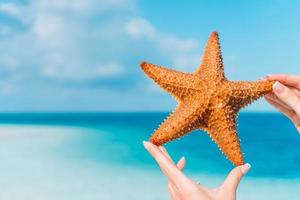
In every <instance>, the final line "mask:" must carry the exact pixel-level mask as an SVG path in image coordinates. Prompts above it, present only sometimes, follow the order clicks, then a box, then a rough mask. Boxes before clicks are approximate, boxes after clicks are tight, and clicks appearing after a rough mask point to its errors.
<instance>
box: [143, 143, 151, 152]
mask: <svg viewBox="0 0 300 200" xmlns="http://www.w3.org/2000/svg"><path fill="white" fill-rule="evenodd" d="M143 145H144V147H145V149H147V150H148V151H149V149H150V148H151V143H150V142H147V141H143Z"/></svg>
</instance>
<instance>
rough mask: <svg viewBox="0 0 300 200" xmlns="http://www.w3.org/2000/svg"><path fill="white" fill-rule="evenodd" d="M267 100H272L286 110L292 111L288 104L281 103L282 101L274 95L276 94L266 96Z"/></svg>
mask: <svg viewBox="0 0 300 200" xmlns="http://www.w3.org/2000/svg"><path fill="white" fill-rule="evenodd" d="M265 98H266V99H270V100H272V101H273V102H274V103H276V104H278V105H280V106H282V107H284V108H286V109H289V110H290V109H291V107H290V106H288V105H287V104H286V103H284V102H283V101H281V100H280V99H278V97H277V96H276V95H275V94H274V93H269V94H266V95H265Z"/></svg>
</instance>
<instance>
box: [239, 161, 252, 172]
mask: <svg viewBox="0 0 300 200" xmlns="http://www.w3.org/2000/svg"><path fill="white" fill-rule="evenodd" d="M250 168H251V165H250V164H249V163H246V164H244V165H242V167H241V171H242V173H243V174H247V173H248V171H249V170H250Z"/></svg>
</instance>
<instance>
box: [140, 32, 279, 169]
mask: <svg viewBox="0 0 300 200" xmlns="http://www.w3.org/2000/svg"><path fill="white" fill-rule="evenodd" d="M141 67H142V69H143V70H144V72H145V73H146V74H147V75H148V76H149V77H150V78H152V79H153V80H154V81H155V82H156V83H157V84H158V85H160V86H161V87H162V88H163V89H164V90H166V91H167V92H169V93H171V94H172V95H173V96H174V97H175V98H176V100H177V101H178V106H177V108H176V109H175V111H174V112H173V113H171V115H170V116H169V117H168V118H167V119H166V120H165V121H164V122H163V123H162V124H161V125H160V127H159V128H158V129H157V130H156V131H155V133H154V134H153V136H152V137H151V139H150V141H151V142H152V143H154V144H156V145H162V144H165V143H167V142H169V141H171V140H174V139H177V138H180V137H182V136H183V135H186V134H188V133H189V132H191V131H193V130H196V129H202V130H205V131H207V132H208V134H209V136H210V137H211V138H212V139H213V140H214V141H215V143H216V144H217V145H218V146H219V148H220V150H221V151H222V152H223V153H224V154H225V155H226V157H227V158H228V159H229V160H230V161H231V162H232V163H234V164H235V165H242V164H244V157H243V153H242V151H241V146H240V140H239V138H238V134H237V125H236V124H237V116H238V112H239V110H240V109H241V108H243V107H245V106H246V105H248V104H250V103H251V102H253V101H255V100H257V99H258V98H260V97H262V96H263V95H264V94H266V93H268V92H270V91H272V85H273V83H274V82H271V81H256V82H246V81H229V80H227V79H226V77H225V75H224V68H223V61H222V55H221V47H220V43H219V36H218V33H217V32H213V33H212V34H211V36H210V38H209V41H208V44H207V46H206V50H205V53H204V57H203V60H202V64H201V65H200V67H199V68H198V69H197V70H196V71H195V72H194V73H183V72H179V71H176V70H172V69H167V68H164V67H161V66H156V65H153V64H150V63H146V62H142V63H141Z"/></svg>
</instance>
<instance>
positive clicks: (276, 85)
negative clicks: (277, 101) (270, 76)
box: [273, 81, 284, 93]
mask: <svg viewBox="0 0 300 200" xmlns="http://www.w3.org/2000/svg"><path fill="white" fill-rule="evenodd" d="M273 89H274V91H275V92H277V93H282V92H283V91H284V86H283V85H282V84H281V83H279V82H278V81H276V82H275V83H274V85H273Z"/></svg>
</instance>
